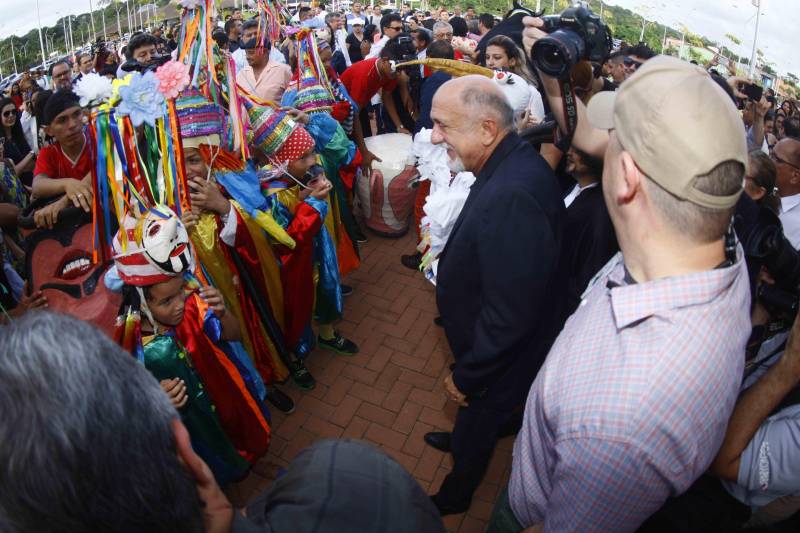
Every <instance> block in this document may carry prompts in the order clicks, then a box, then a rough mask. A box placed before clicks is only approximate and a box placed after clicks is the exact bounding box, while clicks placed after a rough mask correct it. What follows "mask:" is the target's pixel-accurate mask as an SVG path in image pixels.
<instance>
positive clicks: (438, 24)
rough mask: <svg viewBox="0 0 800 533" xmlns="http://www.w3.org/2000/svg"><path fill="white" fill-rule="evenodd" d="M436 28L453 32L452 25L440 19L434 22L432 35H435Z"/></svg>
mask: <svg viewBox="0 0 800 533" xmlns="http://www.w3.org/2000/svg"><path fill="white" fill-rule="evenodd" d="M437 30H445V31H449V32H450V33H453V26H452V24H450V23H449V22H445V21H443V20H440V21H438V22H436V24H434V25H433V34H434V35H436V31H437Z"/></svg>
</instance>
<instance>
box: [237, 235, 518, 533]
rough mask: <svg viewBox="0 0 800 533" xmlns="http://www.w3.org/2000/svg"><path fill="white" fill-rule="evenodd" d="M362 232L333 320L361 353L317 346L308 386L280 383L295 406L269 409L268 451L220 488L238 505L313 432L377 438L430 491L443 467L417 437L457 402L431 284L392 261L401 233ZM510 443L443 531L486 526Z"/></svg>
mask: <svg viewBox="0 0 800 533" xmlns="http://www.w3.org/2000/svg"><path fill="white" fill-rule="evenodd" d="M369 237H370V240H369V242H368V243H367V244H365V245H364V246H363V248H362V259H363V263H362V265H361V268H360V269H359V270H358V271H357V272H355V273H353V274H351V275H350V276H349V277H348V279H346V280H345V282H346V283H348V284H349V285H352V286H353V288H354V289H355V292H354V294H353V295H352V296H350V297H348V298H346V299H345V312H344V320H343V321H342V322H341V323H340V324H339V325H338V326H337V327H338V328H339V330H340V331H341V332H342V333H343V334H345V335H346V336H348V337H349V338H351V339H353V340H354V341H356V342H357V343H358V345H359V347H360V349H361V351H360V353H358V354H357V355H356V356H354V357H346V356H341V355H336V354H333V353H331V352H328V351H325V350H317V351H315V352H314V353H312V354H311V355H310V356H309V358H308V360H307V366H308V368H309V370H310V371H311V373H312V374H313V375H314V377H316V379H317V387H316V388H315V389H314V390H312V391H308V392H304V391H301V390H300V389H298V388H297V387H295V386H293V385H291V384H289V383H287V384H285V385H284V386H282V390H284V391H285V392H287V393H288V394H289V395H290V396H291V397H292V398H293V399H294V400H295V402H296V404H297V410H296V412H295V413H293V414H291V415H289V416H283V415H282V414H281V413H276V412H275V410H274V409H273V410H272V413H273V415H272V416H273V425H272V430H273V437H272V445H271V449H270V453H269V456H268V457H267V458H266V459H264V460H262V462H261V463H260V464H259V465H257V467H256V469H255V470H256V471H257V472H258V474H255V473H254V474H251V475H250V477H249V478H248V479H246V480H245V481H244V482H242V483H240V484H239V485H238V486H236V487H233V488H232V489H231V490H229V495H230V496H231V498H232V500H233V501H234V502H236V503H237V504H241V503H242V502H245V501H247V500H248V499H250V498H252V496H254V495H255V494H256V493H257V492H258V491H260V490H261V489H263V488H265V487H267V486H269V483H270V480H271V479H274V476H275V473H276V471H277V470H278V469H279V468H285V467H286V466H287V465H288V464H289V462H290V461H291V460H292V459H293V458H294V456H295V455H296V454H297V453H298V452H299V451H300V450H301V449H303V448H304V447H306V446H308V445H309V444H311V443H313V442H314V441H316V440H317V439H321V438H329V437H333V438H338V437H349V438H355V439H362V440H365V441H368V442H371V443H373V444H375V445H376V446H379V447H380V448H382V449H384V450H385V451H386V452H387V453H388V454H389V455H391V456H392V457H394V458H395V459H396V460H397V461H398V462H400V464H402V465H403V466H404V467H405V468H406V469H407V470H408V471H409V472H411V473H412V474H413V475H414V477H415V478H416V479H417V480H418V481H419V483H420V484H421V485H422V487H423V488H424V489H425V490H426V491H428V493H429V494H433V493H435V492H436V491H437V490H438V488H439V486H440V485H441V483H442V479H444V476H445V474H447V472H449V470H450V467H451V465H452V458H451V457H450V456H449V455H448V454H444V453H441V452H439V451H437V450H435V449H433V448H431V447H430V446H427V445H426V444H425V443H424V442H423V440H422V436H423V435H424V434H425V433H426V432H428V431H432V430H447V431H449V430H450V429H452V425H453V420H454V419H455V410H456V406H455V404H453V403H452V402H448V401H447V399H446V397H445V394H444V392H443V391H444V388H443V380H444V378H445V376H446V375H447V374H448V372H449V369H448V367H449V365H450V363H452V356H451V355H450V350H449V348H448V345H447V340H446V339H445V336H444V332H443V331H442V329H441V328H439V327H437V326H436V325H434V324H433V319H434V317H435V316H436V314H437V313H436V304H435V295H434V289H433V286H432V285H431V284H430V283H428V282H427V281H425V280H424V279H423V277H422V275H421V274H418V273H415V272H413V271H411V270H409V269H407V268H405V267H403V266H402V265H401V264H400V255H401V254H403V253H411V252H412V251H413V248H414V244H413V240H412V237H411V236H410V235H408V236H406V237H404V238H402V239H397V240H391V239H381V238H378V237H375V236H374V235H371V234H370V235H369ZM512 445H513V437H508V438H506V439H503V440H502V441H500V443H499V445H498V448H497V450H496V452H495V455H494V457H493V458H492V461H491V464H490V466H489V470H488V472H487V474H486V478H485V479H484V482H483V484H482V485H481V486H480V488H479V489H478V491H477V493H476V494H475V498H474V499H473V502H472V507H471V508H470V510H469V511H468V512H467V513H465V514H460V515H454V516H449V517H447V518H446V519H445V525H446V527H447V529H448V531H454V532H455V531H459V532H476V531H483V530H484V529H485V526H486V523H487V521H488V519H489V516H490V514H491V511H492V508H493V505H494V501H495V499H496V498H497V493H498V491H499V490H500V487H501V486H502V485H504V484H505V483H506V481H507V480H508V474H509V469H510V467H511V448H512Z"/></svg>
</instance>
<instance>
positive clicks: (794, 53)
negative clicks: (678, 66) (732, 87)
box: [545, 0, 800, 76]
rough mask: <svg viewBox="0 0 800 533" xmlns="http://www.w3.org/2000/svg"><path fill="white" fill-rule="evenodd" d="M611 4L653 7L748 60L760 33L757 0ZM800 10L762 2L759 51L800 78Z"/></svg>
mask: <svg viewBox="0 0 800 533" xmlns="http://www.w3.org/2000/svg"><path fill="white" fill-rule="evenodd" d="M545 1H546V0H545ZM607 3H609V4H614V5H619V6H623V7H626V8H628V9H631V10H633V11H635V12H640V10H639V9H637V8H638V7H639V6H650V11H651V13H652V16H654V17H655V19H656V20H657V21H658V22H659V23H666V24H667V25H668V26H671V27H673V28H676V29H677V28H679V26H680V25H681V24H684V25H686V27H687V28H688V29H689V31H691V32H692V33H697V34H700V35H705V36H706V37H708V38H709V39H713V40H714V41H717V42H718V43H720V44H725V45H726V46H728V47H730V48H731V49H732V50H734V51H735V52H737V53H738V54H740V55H743V56H744V57H748V58H749V57H750V54H751V51H752V48H753V36H754V35H755V29H756V18H755V14H756V8H755V7H754V6H753V0H702V1H697V0H611V1H610V2H607ZM545 5H546V4H545ZM592 5H593V7H595V8H599V5H600V4H599V0H592ZM798 7H800V2H798V0H761V13H762V16H761V21H760V23H759V29H758V48H760V49H761V50H762V51H763V52H764V53H765V54H766V57H767V59H768V60H769V61H771V62H773V63H775V68H776V70H777V71H778V72H779V73H780V74H785V73H786V72H791V73H793V74H796V75H798V76H800V54H799V53H798V48H797V42H798V41H797V32H798V29H799V28H800V9H798ZM726 33H732V34H733V35H735V36H737V37H738V38H739V39H741V41H742V45H741V46H740V47H738V50H737V47H735V46H734V45H731V43H730V42H729V41H728V40H727V39H726V38H725V34H726ZM657 51H658V50H657Z"/></svg>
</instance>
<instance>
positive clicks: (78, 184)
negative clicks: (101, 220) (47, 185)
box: [64, 178, 92, 213]
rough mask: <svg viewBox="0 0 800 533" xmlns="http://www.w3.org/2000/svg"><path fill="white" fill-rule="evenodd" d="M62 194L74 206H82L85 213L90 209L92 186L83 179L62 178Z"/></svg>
mask: <svg viewBox="0 0 800 533" xmlns="http://www.w3.org/2000/svg"><path fill="white" fill-rule="evenodd" d="M64 196H66V197H67V198H68V199H69V201H70V202H72V205H74V206H75V207H82V208H83V210H84V211H86V212H87V213H89V212H91V211H92V187H91V185H89V184H88V183H85V182H84V181H83V180H76V179H72V178H64Z"/></svg>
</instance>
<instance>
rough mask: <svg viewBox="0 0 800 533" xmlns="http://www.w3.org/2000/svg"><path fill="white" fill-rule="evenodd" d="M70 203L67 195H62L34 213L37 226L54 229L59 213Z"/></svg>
mask: <svg viewBox="0 0 800 533" xmlns="http://www.w3.org/2000/svg"><path fill="white" fill-rule="evenodd" d="M68 205H69V200H68V199H67V197H66V196H62V197H61V198H59V199H58V200H56V201H55V202H53V203H52V204H49V205H46V206H44V207H43V208H41V209H39V210H37V211H36V212H35V213H34V214H33V221H34V223H35V224H36V227H37V228H47V229H53V226H55V225H56V222H58V214H59V213H60V212H61V211H62V210H63V209H65V208H66V207H67V206H68Z"/></svg>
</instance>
